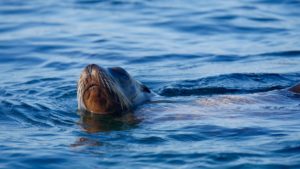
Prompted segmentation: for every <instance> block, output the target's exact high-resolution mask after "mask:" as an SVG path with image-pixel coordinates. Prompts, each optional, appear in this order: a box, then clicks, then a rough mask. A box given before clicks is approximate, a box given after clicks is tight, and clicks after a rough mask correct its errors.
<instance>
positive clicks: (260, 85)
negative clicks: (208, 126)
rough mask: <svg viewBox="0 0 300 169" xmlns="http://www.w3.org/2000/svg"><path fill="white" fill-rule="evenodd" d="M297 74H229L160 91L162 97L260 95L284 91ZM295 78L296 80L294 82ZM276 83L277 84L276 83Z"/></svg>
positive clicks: (189, 81)
mask: <svg viewBox="0 0 300 169" xmlns="http://www.w3.org/2000/svg"><path fill="white" fill-rule="evenodd" d="M297 76H298V75H297V74H296V75H294V74H290V75H280V74H228V75H219V76H214V77H206V78H201V79H198V80H186V81H182V82H177V83H174V84H173V85H170V86H165V87H164V88H162V89H160V92H159V94H160V95H162V96H171V97H174V96H191V95H213V94H242V93H258V92H267V91H272V90H279V89H284V88H287V87H289V86H291V85H292V84H293V83H296V79H297ZM292 78H295V80H292ZM274 82H276V83H274Z"/></svg>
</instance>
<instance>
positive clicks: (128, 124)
mask: <svg viewBox="0 0 300 169" xmlns="http://www.w3.org/2000/svg"><path fill="white" fill-rule="evenodd" d="M78 114H79V115H80V122H79V124H80V126H81V127H82V128H83V129H84V130H85V131H86V132H88V133H96V132H108V131H117V130H129V129H131V128H134V127H136V126H137V125H138V123H140V122H141V119H138V118H137V117H136V116H135V115H134V114H133V113H127V114H125V115H124V116H121V117H115V116H112V115H102V114H94V113H89V112H86V111H79V112H78Z"/></svg>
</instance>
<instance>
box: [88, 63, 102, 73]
mask: <svg viewBox="0 0 300 169" xmlns="http://www.w3.org/2000/svg"><path fill="white" fill-rule="evenodd" d="M99 69H100V67H99V66H98V65H96V64H89V65H87V66H86V72H87V74H88V75H95V74H96V72H97V71H99Z"/></svg>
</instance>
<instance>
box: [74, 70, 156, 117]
mask: <svg viewBox="0 0 300 169" xmlns="http://www.w3.org/2000/svg"><path fill="white" fill-rule="evenodd" d="M151 96H152V92H151V91H150V89H149V88H148V87H147V86H145V85H144V84H142V83H140V82H139V81H137V80H135V79H133V77H132V76H130V75H129V73H128V72H127V71H126V70H124V69H123V68H121V67H111V68H103V67H100V66H98V65H96V64H90V65H88V66H86V67H85V68H84V70H83V71H82V73H81V75H80V79H79V81H78V85H77V100H78V109H79V110H83V111H88V112H91V113H96V114H114V115H115V114H122V113H124V112H129V111H132V110H133V108H135V107H136V106H138V105H140V104H142V103H144V102H146V101H148V100H150V97H151Z"/></svg>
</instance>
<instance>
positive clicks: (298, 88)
mask: <svg viewBox="0 0 300 169" xmlns="http://www.w3.org/2000/svg"><path fill="white" fill-rule="evenodd" d="M289 91H291V92H294V93H298V94H300V84H298V85H296V86H294V87H292V88H290V89H289Z"/></svg>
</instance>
